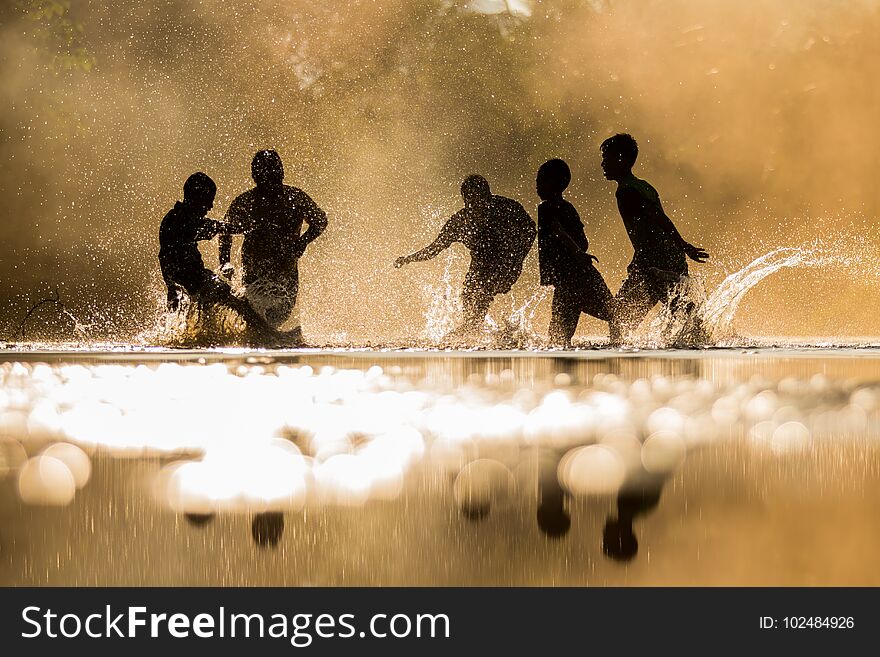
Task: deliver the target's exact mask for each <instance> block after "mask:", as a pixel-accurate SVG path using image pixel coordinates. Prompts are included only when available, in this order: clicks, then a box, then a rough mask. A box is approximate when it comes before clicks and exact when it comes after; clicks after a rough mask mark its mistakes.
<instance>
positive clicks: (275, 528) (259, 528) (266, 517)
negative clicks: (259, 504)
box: [251, 511, 284, 548]
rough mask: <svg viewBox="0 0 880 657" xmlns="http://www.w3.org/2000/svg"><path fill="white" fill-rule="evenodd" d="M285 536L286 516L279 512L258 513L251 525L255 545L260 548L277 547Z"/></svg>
mask: <svg viewBox="0 0 880 657" xmlns="http://www.w3.org/2000/svg"><path fill="white" fill-rule="evenodd" d="M282 534H284V514H282V513H278V512H277V511H268V512H266V513H258V514H257V515H255V516H254V521H253V523H252V524H251V535H252V536H253V537H254V543H256V544H257V545H259V546H260V547H263V548H265V547H275V546H277V545H278V542H279V541H280V540H281V536H282Z"/></svg>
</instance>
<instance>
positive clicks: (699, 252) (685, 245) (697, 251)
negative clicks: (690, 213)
mask: <svg viewBox="0 0 880 657" xmlns="http://www.w3.org/2000/svg"><path fill="white" fill-rule="evenodd" d="M657 223H658V225H659V226H660V228H661V229H662V230H663V231H665V232H666V233H668V234H670V235H672V237H673V239H675V241H677V242H678V243H679V244H680V245H681V248H682V249H684V252H685V255H687V257H688V258H690V259H691V260H693V261H694V262H706V260H708V259H709V253H708V252H707V251H706V250H705V249H701V248H700V247H698V246H694V245H693V244H691V243H689V242H686V241H685V239H684V238H683V237H682V236H681V233H679V232H678V228H676V227H675V224H674V223H672V219H670V218H669V217H668V216H667V215H666V213H665V212H663V211H662V210H661V212H660V214H659V216H658V217H657Z"/></svg>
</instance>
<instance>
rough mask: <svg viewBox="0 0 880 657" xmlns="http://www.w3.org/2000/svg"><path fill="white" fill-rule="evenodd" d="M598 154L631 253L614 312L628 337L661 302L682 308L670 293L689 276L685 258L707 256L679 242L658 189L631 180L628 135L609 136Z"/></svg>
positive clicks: (633, 152)
mask: <svg viewBox="0 0 880 657" xmlns="http://www.w3.org/2000/svg"><path fill="white" fill-rule="evenodd" d="M600 150H601V152H602V170H603V171H604V173H605V177H606V178H607V179H608V180H613V181H615V182H616V183H617V192H616V193H615V196H616V197H617V208H618V210H619V211H620V217H621V219H623V225H624V226H625V227H626V232H627V235H629V239H630V242H632V245H633V251H634V253H633V259H632V262H631V263H630V264H629V266H628V267H627V272H628V275H627V278H626V280H625V281H624V282H623V284H622V285H621V286H620V290H618V292H617V297H616V300H617V305H616V308H615V315H616V320H617V323H618V324H619V330H623V331H626V332H629V331H632V330H633V329H635V328H636V327H637V326H638V325H639V324H640V323H641V322H642V320H643V319H644V318H645V315H647V314H648V312H649V311H650V310H651V308H653V307H654V305H656V304H657V303H659V302H661V301H662V302H663V303H666V304H669V306H670V310H672V311H673V312H677V311H678V310H680V309H687V307H686V305H685V301H684V299H682V298H681V297H680V296H679V295H677V294H675V290H676V284H677V283H678V282H679V281H681V280H682V277H686V276H687V275H688V266H687V258H690V259H691V260H693V261H694V262H705V261H706V260H707V259H708V258H709V254H708V253H707V252H706V251H704V250H703V249H701V248H699V247H696V246H694V245H693V244H689V243H688V242H686V241H685V240H684V238H683V237H682V236H681V235H680V234H679V232H678V230H677V229H676V228H675V225H674V224H673V223H672V220H671V219H670V218H669V217H667V216H666V213H665V212H664V211H663V206H662V205H661V204H660V195H659V194H658V193H657V190H656V189H654V188H653V187H652V186H651V185H650V184H648V183H647V182H646V181H644V180H641V179H639V178H636V177H635V176H634V175H633V172H632V168H633V165H634V164H635V162H636V158H637V157H638V154H639V148H638V145H637V144H636V140H635V139H633V138H632V136H630V135H627V134H618V135H614V136H613V137H610V138H608V139H606V140H605V141H604V142H602V146H601V147H600ZM615 337H619V336H612V339H614V338H615Z"/></svg>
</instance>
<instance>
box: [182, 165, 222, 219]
mask: <svg viewBox="0 0 880 657" xmlns="http://www.w3.org/2000/svg"><path fill="white" fill-rule="evenodd" d="M216 195H217V185H216V184H215V183H214V181H213V180H211V178H210V176H208V175H207V174H205V173H202V172H201V171H197V172H196V173H194V174H192V175H191V176H190V177H189V178H187V179H186V182H185V183H183V202H184V203H186V204H187V205H188V206H190V207H191V208H193V209H194V210H195V211H196V212H198V213H199V214H205V213H206V212H208V210H210V209H211V208H213V207H214V197H215V196H216Z"/></svg>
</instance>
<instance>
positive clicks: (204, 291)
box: [159, 172, 277, 337]
mask: <svg viewBox="0 0 880 657" xmlns="http://www.w3.org/2000/svg"><path fill="white" fill-rule="evenodd" d="M216 194H217V185H216V184H214V181H213V180H211V178H210V177H208V176H207V175H206V174H204V173H201V172H197V173H194V174H192V175H191V176H190V177H189V178H187V180H186V183H184V185H183V201H182V202H180V201H178V202H177V203H176V204H175V205H174V207H173V208H172V209H171V210H170V211H169V212H168V214H167V215H165V218H164V219H162V224H161V226H160V227H159V265H160V266H161V268H162V278H163V279H164V280H165V285H166V286H167V288H168V309H169V310H171V311H176V310H177V309H178V308H179V306H180V301H181V292H182V291H183V292H186V294H187V295H188V296H189V297H190V300H191V301H193V302H195V303H198V304H203V305H213V304H219V305H221V306H225V307H227V308H230V309H232V310H233V311H235V312H236V313H238V314H239V315H241V317H242V318H243V319H244V320H245V321H246V322H247V324H248V327H249V328H250V329H251V330H256V331H257V332H258V335H259V336H260V337H276V336H277V334H276V333H275V331H273V330H272V329H271V328H270V327H269V325H268V324H267V323H266V321H265V320H264V319H263V318H262V317H261V316H260V315H259V314H258V313H257V312H256V311H255V310H254V309H253V308H252V307H251V305H250V304H249V303H248V302H247V301H245V300H244V299H241V298H239V297H237V296H235V295H234V294H233V293H232V289H231V288H230V287H229V285H227V284H226V283H225V282H223V281H221V280H220V279H219V278H218V277H217V276H216V275H215V274H214V272H212V271H211V270H210V269H208V268H207V267H205V265H204V262H203V261H202V256H201V254H200V253H199V247H198V242H200V241H203V240H210V239H213V238H214V236H215V235H217V234H219V233H223V232H226V231H228V230H229V227H228V226H226V224H224V223H223V222H221V221H215V220H214V219H208V218H207V217H206V216H205V215H206V214H207V212H208V211H209V210H210V209H211V208H212V207H214V197H215V196H216Z"/></svg>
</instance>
